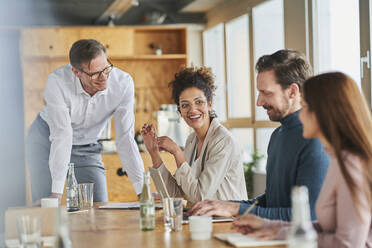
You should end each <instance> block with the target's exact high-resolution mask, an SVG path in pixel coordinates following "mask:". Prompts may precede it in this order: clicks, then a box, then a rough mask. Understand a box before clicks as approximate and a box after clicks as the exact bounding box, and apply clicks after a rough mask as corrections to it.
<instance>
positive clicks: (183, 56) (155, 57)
mask: <svg viewBox="0 0 372 248" xmlns="http://www.w3.org/2000/svg"><path fill="white" fill-rule="evenodd" d="M23 58H24V59H26V60H46V59H55V60H68V57H67V56H23ZM186 58H187V55H186V54H163V55H156V54H141V55H128V56H109V59H110V60H141V59H143V60H144V59H153V60H161V59H186Z"/></svg>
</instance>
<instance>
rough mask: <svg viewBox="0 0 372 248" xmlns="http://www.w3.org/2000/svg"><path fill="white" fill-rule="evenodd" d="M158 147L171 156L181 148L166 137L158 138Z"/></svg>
mask: <svg viewBox="0 0 372 248" xmlns="http://www.w3.org/2000/svg"><path fill="white" fill-rule="evenodd" d="M158 146H159V149H160V150H164V151H167V152H169V153H171V154H172V155H175V154H176V153H177V152H178V151H180V150H181V148H180V147H179V146H178V145H177V144H176V142H174V141H173V140H172V139H171V138H169V137H168V136H162V137H159V138H158Z"/></svg>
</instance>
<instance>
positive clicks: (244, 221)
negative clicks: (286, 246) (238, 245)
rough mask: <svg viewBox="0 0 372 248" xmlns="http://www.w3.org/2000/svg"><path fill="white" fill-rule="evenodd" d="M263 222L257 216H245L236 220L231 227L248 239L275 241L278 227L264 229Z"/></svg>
mask: <svg viewBox="0 0 372 248" xmlns="http://www.w3.org/2000/svg"><path fill="white" fill-rule="evenodd" d="M264 225H265V220H264V219H263V218H260V217H258V216H255V215H252V214H247V215H245V216H241V217H238V218H236V219H235V220H234V221H233V227H235V228H236V230H237V231H238V232H240V233H242V234H247V235H248V236H249V237H252V238H257V239H260V240H272V239H275V238H276V236H277V234H278V232H279V229H280V227H266V228H265V226H264Z"/></svg>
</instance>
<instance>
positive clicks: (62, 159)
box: [26, 40, 144, 202]
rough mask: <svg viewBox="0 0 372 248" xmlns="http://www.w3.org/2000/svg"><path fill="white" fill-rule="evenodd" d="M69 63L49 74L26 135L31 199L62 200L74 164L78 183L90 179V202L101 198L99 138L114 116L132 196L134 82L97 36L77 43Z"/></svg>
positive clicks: (136, 173)
mask: <svg viewBox="0 0 372 248" xmlns="http://www.w3.org/2000/svg"><path fill="white" fill-rule="evenodd" d="M69 57H70V65H65V66H62V67H60V68H58V69H56V70H55V71H54V72H52V73H51V74H50V75H49V77H48V80H47V83H46V86H45V92H44V98H45V102H46V106H45V107H44V108H43V109H42V110H41V112H40V113H39V115H38V116H37V118H36V120H35V121H34V122H33V124H32V125H31V127H30V129H29V132H28V134H27V139H26V142H27V144H26V156H27V161H28V165H29V168H30V178H31V189H32V199H33V201H35V200H39V199H41V198H43V197H48V196H49V197H57V198H59V200H60V199H61V198H62V193H63V188H64V183H65V178H66V174H67V165H68V163H69V162H72V163H74V164H75V176H76V179H77V181H78V183H84V182H93V183H94V184H95V185H94V196H93V197H94V198H93V199H94V201H97V202H106V201H107V200H108V196H107V185H106V176H105V169H104V167H103V163H102V158H101V151H102V146H101V144H100V143H98V139H99V138H100V137H101V136H102V132H103V130H104V128H105V127H106V125H107V123H108V121H110V118H111V116H114V124H115V129H116V130H115V136H116V145H117V149H118V153H119V156H120V159H121V161H122V163H123V164H124V165H125V171H126V172H127V173H128V176H129V178H130V180H131V182H132V185H133V187H134V190H135V191H136V193H137V195H138V194H140V193H141V189H142V183H143V171H144V167H143V162H142V159H141V156H140V154H139V151H138V148H137V145H136V143H135V141H134V113H133V104H134V84H133V79H132V77H131V76H130V75H129V74H128V73H126V72H123V71H121V70H120V69H118V68H115V67H113V65H112V64H111V63H110V62H109V60H108V59H107V55H106V49H105V47H104V46H103V45H102V44H101V43H99V42H98V41H96V40H79V41H76V42H75V43H74V44H73V45H72V47H71V49H70V54H69Z"/></svg>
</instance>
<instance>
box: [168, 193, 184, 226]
mask: <svg viewBox="0 0 372 248" xmlns="http://www.w3.org/2000/svg"><path fill="white" fill-rule="evenodd" d="M182 202H183V198H163V213H164V227H165V230H166V231H168V232H169V231H172V232H178V231H181V230H182V218H183V206H182Z"/></svg>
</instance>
